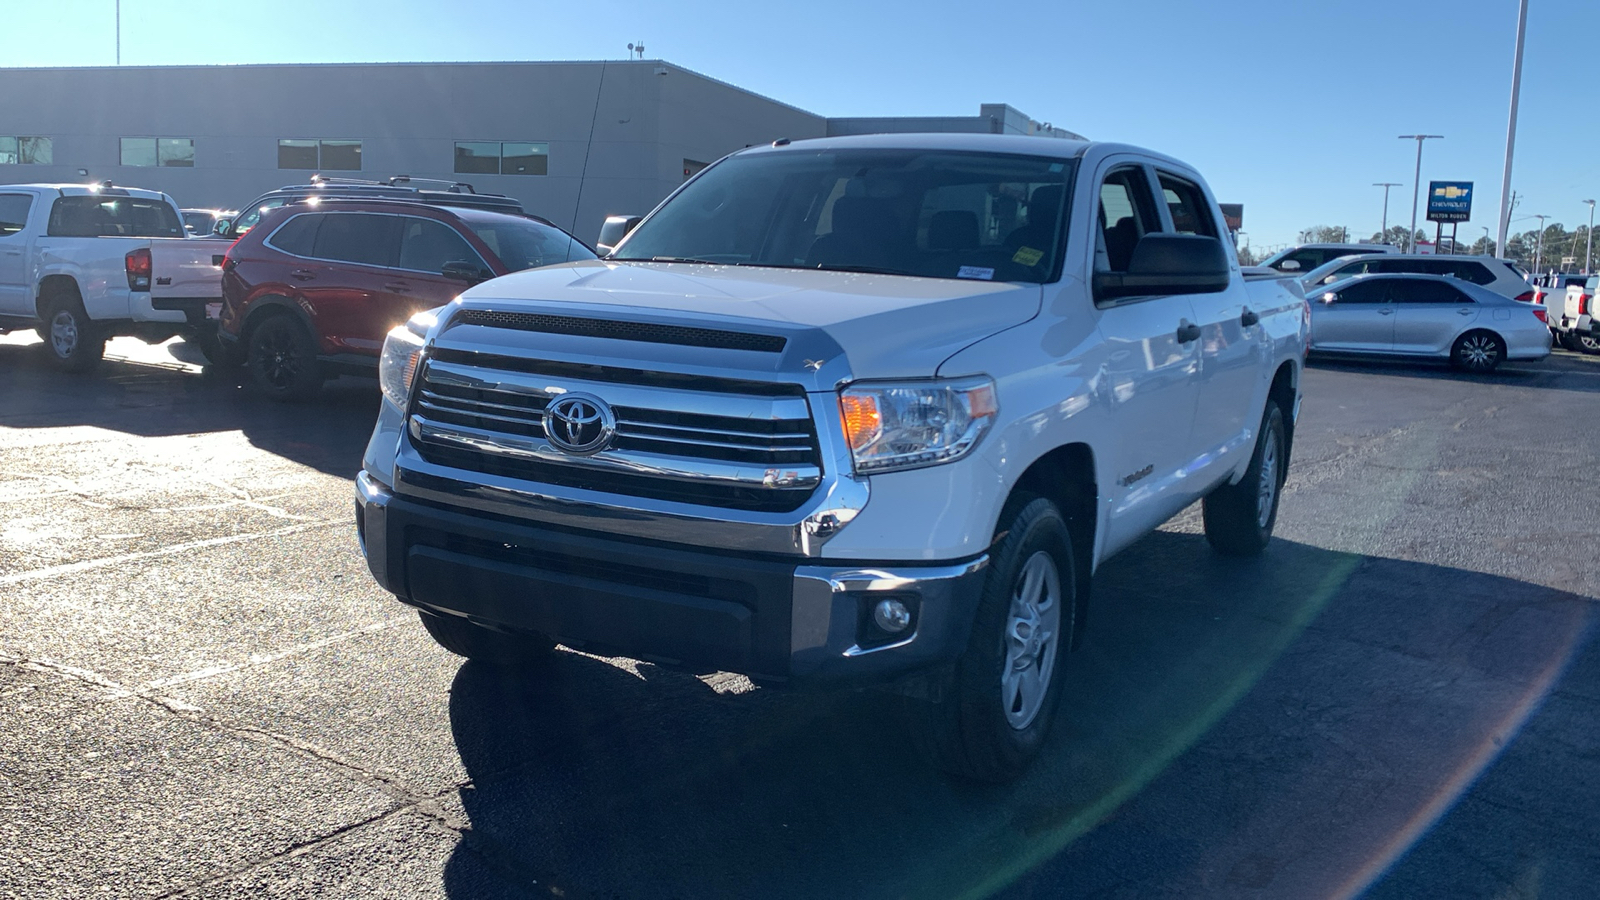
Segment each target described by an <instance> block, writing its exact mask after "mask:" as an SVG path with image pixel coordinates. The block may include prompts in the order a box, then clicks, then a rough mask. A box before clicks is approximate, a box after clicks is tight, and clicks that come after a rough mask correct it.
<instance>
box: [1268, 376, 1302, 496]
mask: <svg viewBox="0 0 1600 900" xmlns="http://www.w3.org/2000/svg"><path fill="white" fill-rule="evenodd" d="M1299 394H1300V367H1299V366H1297V365H1295V363H1294V360H1292V359H1286V360H1284V361H1283V363H1282V364H1281V365H1279V366H1278V371H1276V372H1274V373H1272V384H1271V386H1270V387H1268V388H1267V399H1268V400H1271V401H1273V402H1274V403H1277V404H1278V409H1280V410H1282V411H1283V444H1284V447H1283V466H1284V471H1285V472H1287V471H1288V468H1289V460H1290V458H1291V457H1292V456H1293V455H1294V425H1295V414H1294V402H1295V398H1296V397H1297V396H1299Z"/></svg>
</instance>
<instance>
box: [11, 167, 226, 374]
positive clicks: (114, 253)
mask: <svg viewBox="0 0 1600 900" xmlns="http://www.w3.org/2000/svg"><path fill="white" fill-rule="evenodd" d="M230 243H231V242H229V241H225V240H213V239H197V238H188V237H186V236H185V232H184V228H183V219H182V217H181V215H180V213H179V211H178V206H177V204H176V203H174V202H173V201H172V198H171V197H169V196H167V195H166V194H163V193H159V192H157V191H146V190H140V189H138V188H125V187H115V186H113V185H111V184H110V183H109V182H105V183H101V184H93V185H90V184H14V185H0V333H3V332H6V331H17V330H22V329H35V330H37V331H38V332H39V336H40V337H41V338H43V339H44V344H45V352H46V354H47V355H48V357H49V358H50V359H51V360H52V361H53V362H55V363H56V364H57V365H58V366H60V367H61V368H62V369H65V370H68V371H82V370H85V369H88V368H90V367H92V366H94V365H95V364H96V363H97V362H99V360H100V358H101V356H102V355H103V354H104V352H105V343H106V340H107V339H108V338H111V337H115V336H118V335H132V336H135V337H139V338H142V339H144V340H147V341H151V342H159V341H164V340H167V339H168V338H171V337H173V336H174V335H178V334H183V335H186V336H189V337H192V338H195V339H197V340H198V342H199V344H200V347H201V349H202V350H203V351H205V352H206V355H207V357H208V358H210V357H213V355H214V354H215V353H217V352H219V348H218V346H217V343H216V337H215V335H216V323H215V317H214V311H215V310H217V309H220V306H221V300H222V269H221V264H222V256H223V254H224V253H225V252H226V251H227V249H228V246H229V244H230Z"/></svg>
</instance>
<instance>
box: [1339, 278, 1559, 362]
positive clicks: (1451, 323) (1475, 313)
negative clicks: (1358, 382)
mask: <svg viewBox="0 0 1600 900" xmlns="http://www.w3.org/2000/svg"><path fill="white" fill-rule="evenodd" d="M1310 299H1311V349H1312V350H1313V351H1320V352H1331V353H1351V354H1364V355H1365V354H1376V355H1385V356H1412V357H1433V358H1439V359H1448V360H1450V362H1452V363H1454V364H1455V365H1456V366H1457V367H1459V368H1462V369H1465V370H1467V371H1469V372H1492V371H1494V369H1495V367H1497V366H1499V365H1500V363H1501V362H1503V361H1505V360H1508V359H1544V358H1545V357H1546V356H1549V355H1550V329H1549V328H1547V327H1546V326H1545V310H1544V308H1543V307H1541V306H1537V305H1533V304H1529V303H1519V302H1517V301H1516V300H1514V299H1512V298H1510V297H1507V296H1505V295H1504V294H1499V293H1496V292H1494V291H1492V290H1489V289H1487V288H1485V287H1481V286H1479V285H1476V284H1472V283H1471V282H1466V281H1462V280H1461V279H1459V278H1452V277H1449V276H1441V275H1383V274H1373V275H1354V276H1351V277H1349V278H1346V279H1343V280H1341V281H1339V282H1337V283H1335V284H1333V285H1331V286H1329V287H1327V288H1326V289H1324V290H1323V291H1322V292H1321V293H1319V294H1313V295H1311V298H1310Z"/></svg>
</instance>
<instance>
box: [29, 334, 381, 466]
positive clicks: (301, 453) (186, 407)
mask: <svg viewBox="0 0 1600 900" xmlns="http://www.w3.org/2000/svg"><path fill="white" fill-rule="evenodd" d="M129 346H132V345H131V344H128V342H123V341H113V342H112V344H111V346H110V348H109V353H108V356H107V358H106V359H105V360H104V361H102V362H101V364H100V365H99V366H97V367H96V368H95V369H94V370H93V371H91V372H86V373H82V374H71V373H63V372H59V371H57V370H56V369H54V368H53V367H51V366H50V364H49V363H48V361H47V360H46V359H45V357H44V354H43V353H42V352H40V348H39V346H38V343H37V340H36V339H33V340H30V339H29V338H27V337H22V336H17V335H12V336H8V337H5V338H3V339H0V383H3V384H5V385H6V390H5V392H4V394H3V395H0V425H4V426H6V427H9V428H68V427H74V426H86V427H91V428H98V429H104V430H108V431H116V432H121V433H124V434H129V435H135V436H139V437H167V436H178V435H205V434H214V433H218V432H226V431H239V432H242V433H243V434H244V435H245V437H246V439H248V440H249V442H250V443H251V444H252V445H254V446H256V447H260V448H261V449H263V450H265V451H267V452H269V453H273V454H275V455H278V456H282V457H285V458H288V459H292V460H294V461H295V462H298V463H301V464H303V465H307V466H311V467H313V468H316V469H318V470H319V471H323V472H327V473H329V474H334V475H340V476H344V477H352V478H353V477H354V475H355V472H356V470H357V469H358V468H360V465H361V454H362V451H363V449H364V448H365V446H366V441H367V438H368V437H369V436H370V435H371V433H372V425H373V422H374V421H375V420H376V419H377V414H378V404H379V402H380V396H379V393H378V386H377V381H376V380H374V379H363V378H354V377H343V378H337V379H334V380H331V381H329V382H328V383H327V385H326V386H325V387H324V390H323V393H322V395H321V396H319V397H317V398H316V399H314V400H312V401H310V402H306V403H296V404H284V403H277V402H274V401H271V400H267V399H265V398H262V397H259V396H256V395H255V394H254V393H252V392H251V391H250V390H249V389H248V388H247V387H245V385H244V373H243V372H242V371H240V370H233V371H225V370H217V369H215V368H210V367H202V366H201V365H200V364H202V363H204V358H203V357H202V356H201V355H200V353H199V350H198V349H197V348H195V347H192V346H190V345H188V344H185V343H184V342H183V341H181V340H180V341H172V342H169V343H167V344H162V345H158V346H153V347H149V346H142V345H139V346H132V352H131V353H130V352H129V351H128V347H129ZM119 351H121V353H127V355H126V356H124V355H119Z"/></svg>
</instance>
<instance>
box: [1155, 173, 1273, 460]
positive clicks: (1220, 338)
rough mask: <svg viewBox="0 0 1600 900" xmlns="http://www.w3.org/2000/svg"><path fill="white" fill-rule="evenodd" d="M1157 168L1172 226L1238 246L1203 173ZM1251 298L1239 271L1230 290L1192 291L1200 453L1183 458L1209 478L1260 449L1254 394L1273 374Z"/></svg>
mask: <svg viewBox="0 0 1600 900" xmlns="http://www.w3.org/2000/svg"><path fill="white" fill-rule="evenodd" d="M1155 176H1156V185H1155V187H1156V190H1157V191H1159V193H1158V195H1157V196H1159V197H1160V198H1161V202H1160V204H1159V206H1160V207H1161V219H1162V223H1163V227H1164V228H1165V229H1166V230H1167V231H1170V232H1173V233H1175V234H1195V235H1200V236H1202V237H1209V238H1215V239H1217V240H1219V241H1223V242H1224V244H1225V249H1227V250H1228V251H1229V252H1231V251H1232V247H1231V242H1229V241H1228V240H1227V238H1225V237H1223V235H1222V230H1221V229H1220V228H1219V227H1218V222H1219V221H1220V220H1219V219H1218V215H1217V213H1216V212H1215V211H1214V210H1213V209H1212V206H1213V204H1212V202H1211V198H1210V196H1208V195H1207V193H1206V191H1205V189H1204V188H1202V187H1201V186H1200V182H1199V181H1198V180H1196V179H1195V178H1193V177H1192V176H1187V175H1184V174H1181V173H1178V172H1175V171H1171V170H1168V169H1165V168H1163V167H1161V166H1157V167H1155ZM1249 299H1250V295H1249V292H1248V289H1246V288H1245V285H1244V279H1243V278H1242V277H1240V276H1239V275H1237V274H1235V275H1234V276H1233V277H1232V278H1230V279H1229V281H1228V287H1227V289H1226V290H1223V291H1220V292H1216V293H1207V294H1190V295H1189V303H1190V305H1191V307H1192V308H1193V310H1194V323H1195V324H1196V325H1199V326H1200V339H1199V340H1198V341H1197V342H1196V343H1197V344H1198V346H1199V353H1200V375H1199V382H1198V388H1197V390H1196V394H1195V416H1194V428H1193V429H1192V431H1191V435H1192V436H1191V438H1190V440H1189V449H1190V452H1191V453H1193V454H1194V455H1193V456H1191V457H1190V458H1189V459H1188V460H1185V468H1186V469H1187V470H1188V471H1191V472H1196V473H1198V474H1199V477H1200V478H1201V479H1202V480H1206V481H1209V480H1211V479H1212V478H1214V477H1215V474H1214V473H1216V472H1220V471H1231V470H1232V469H1234V468H1235V466H1236V465H1237V464H1238V463H1239V462H1240V459H1239V457H1240V455H1241V454H1243V455H1245V456H1248V455H1250V454H1251V453H1252V452H1254V449H1255V441H1254V440H1252V438H1253V437H1254V436H1255V430H1256V428H1257V427H1258V426H1259V425H1260V424H1261V423H1260V416H1261V413H1260V411H1259V410H1258V409H1257V407H1256V403H1257V400H1256V397H1257V396H1258V394H1262V393H1264V392H1265V391H1264V390H1262V391H1258V390H1257V387H1258V386H1261V387H1263V388H1264V386H1265V382H1266V379H1267V378H1269V377H1270V375H1271V372H1270V369H1269V362H1270V360H1271V357H1272V351H1271V347H1270V346H1269V345H1268V342H1267V338H1266V333H1265V331H1264V330H1263V329H1262V328H1261V326H1260V317H1259V312H1258V311H1257V310H1252V309H1250V307H1249V302H1248V301H1249ZM1207 472H1210V473H1213V474H1211V475H1207V474H1206V473H1207Z"/></svg>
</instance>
